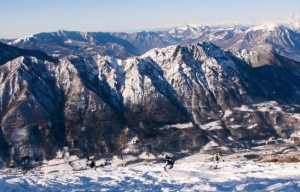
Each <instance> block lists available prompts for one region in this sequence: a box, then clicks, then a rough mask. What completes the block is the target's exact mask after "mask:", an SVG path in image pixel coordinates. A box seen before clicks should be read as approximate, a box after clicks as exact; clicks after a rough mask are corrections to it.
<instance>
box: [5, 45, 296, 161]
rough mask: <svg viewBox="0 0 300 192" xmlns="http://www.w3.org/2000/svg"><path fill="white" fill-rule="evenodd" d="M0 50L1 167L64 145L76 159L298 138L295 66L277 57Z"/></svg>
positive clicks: (199, 48)
mask: <svg viewBox="0 0 300 192" xmlns="http://www.w3.org/2000/svg"><path fill="white" fill-rule="evenodd" d="M1 45H2V44H1ZM2 47H3V48H2V49H1V56H2V57H1V63H0V82H1V83H0V95H1V97H0V98H1V100H0V114H1V129H0V138H1V140H0V148H1V151H0V152H1V153H0V155H1V165H2V166H10V165H20V164H21V163H22V159H24V158H26V159H28V158H29V159H35V160H36V161H42V160H43V159H51V158H53V157H54V156H55V155H56V153H57V151H59V150H60V149H62V148H63V147H64V146H67V147H68V148H69V149H70V153H71V154H76V155H78V156H86V155H90V154H92V155H96V156H98V157H111V156H112V155H113V154H117V155H119V156H123V157H125V156H126V157H128V156H136V155H139V154H142V153H144V152H146V153H151V154H153V155H154V156H156V155H157V154H158V153H161V152H163V151H169V152H176V153H178V155H179V156H185V155H189V154H191V153H194V152H196V151H199V150H200V149H204V146H207V147H206V148H205V150H204V152H208V153H209V152H212V151H214V150H218V149H219V148H220V147H222V150H224V151H225V152H226V153H233V152H234V151H236V150H237V149H238V148H251V147H253V146H257V145H260V144H261V143H265V142H266V141H272V140H276V141H278V140H285V141H284V142H286V141H288V140H291V139H295V138H296V139H297V137H299V127H298V125H299V121H300V119H299V111H300V107H299V104H300V100H299V93H300V87H299V86H300V85H299V83H298V82H299V80H300V76H299V68H297V67H295V68H293V70H291V68H290V67H286V66H287V64H288V63H290V60H289V59H286V58H285V59H283V58H282V59H278V60H276V61H277V62H279V63H280V65H272V63H270V65H264V66H262V67H256V68H253V67H251V66H250V65H249V64H247V63H246V62H245V61H243V60H241V59H240V58H238V57H236V56H235V55H234V54H232V53H230V52H228V51H224V50H222V49H221V48H219V47H217V46H216V45H214V44H212V43H210V42H203V43H196V44H190V45H187V46H180V45H174V46H169V47H166V48H162V49H152V50H151V51H149V52H147V53H145V54H143V55H141V56H137V57H131V58H128V59H125V60H122V59H116V58H113V57H109V56H101V55H92V56H86V57H82V56H80V55H79V56H78V55H68V56H66V57H63V58H60V59H59V60H56V59H53V58H52V57H50V56H48V55H46V54H44V53H40V52H38V53H39V54H36V51H29V50H24V49H20V48H15V47H11V46H8V45H3V46H2ZM3 55H4V56H5V55H6V57H5V58H6V59H2V58H4V57H3ZM293 62H294V65H295V66H299V63H298V62H296V61H293ZM289 142H290V141H289ZM295 142H297V140H295ZM132 143H136V145H131V144H132Z"/></svg>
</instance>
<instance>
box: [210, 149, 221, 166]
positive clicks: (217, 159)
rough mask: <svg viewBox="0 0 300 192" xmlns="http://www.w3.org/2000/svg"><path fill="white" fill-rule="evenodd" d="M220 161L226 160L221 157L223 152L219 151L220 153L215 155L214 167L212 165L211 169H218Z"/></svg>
mask: <svg viewBox="0 0 300 192" xmlns="http://www.w3.org/2000/svg"><path fill="white" fill-rule="evenodd" d="M220 160H222V161H223V162H224V159H223V158H222V157H221V151H219V152H218V153H216V154H215V155H214V162H213V165H211V166H210V167H209V168H211V167H214V169H217V168H218V164H219V161H220Z"/></svg>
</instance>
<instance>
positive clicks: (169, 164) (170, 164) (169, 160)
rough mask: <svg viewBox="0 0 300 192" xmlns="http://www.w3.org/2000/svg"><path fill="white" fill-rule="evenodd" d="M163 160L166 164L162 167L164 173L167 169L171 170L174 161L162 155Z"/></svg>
mask: <svg viewBox="0 0 300 192" xmlns="http://www.w3.org/2000/svg"><path fill="white" fill-rule="evenodd" d="M164 160H165V161H166V164H165V166H164V170H165V171H166V170H167V168H168V169H172V168H173V166H174V163H175V162H174V160H173V159H172V158H171V157H169V156H167V155H166V154H165V155H164Z"/></svg>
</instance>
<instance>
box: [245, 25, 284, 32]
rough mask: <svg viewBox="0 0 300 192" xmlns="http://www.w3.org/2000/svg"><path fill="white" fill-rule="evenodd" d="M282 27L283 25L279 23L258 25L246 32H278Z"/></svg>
mask: <svg viewBox="0 0 300 192" xmlns="http://www.w3.org/2000/svg"><path fill="white" fill-rule="evenodd" d="M280 26H281V24H279V23H264V24H262V25H257V26H254V27H251V28H249V29H247V30H246V32H250V31H269V32H272V31H276V30H277V29H278V28H279V27H280Z"/></svg>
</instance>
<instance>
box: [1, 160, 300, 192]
mask: <svg viewBox="0 0 300 192" xmlns="http://www.w3.org/2000/svg"><path fill="white" fill-rule="evenodd" d="M210 158H211V156H209V155H206V156H205V157H204V156H203V155H202V156H197V155H194V156H191V157H187V158H184V159H180V160H177V161H176V162H175V166H174V168H173V169H171V170H168V171H167V172H166V171H164V170H163V165H164V164H163V162H162V163H139V164H131V165H129V166H126V167H115V166H113V165H112V166H105V167H102V168H101V167H97V168H96V169H88V170H81V171H73V170H68V168H65V169H62V167H60V168H59V169H60V170H64V171H58V172H52V173H51V172H50V173H45V172H38V171H31V172H27V173H26V174H13V173H11V174H1V175H0V191H165V192H167V191H184V192H188V191H300V172H299V170H300V163H285V164H283V163H258V162H254V161H233V160H232V159H229V158H226V157H224V158H223V159H224V160H225V162H220V163H219V168H218V169H213V168H210V166H211V165H212V162H210V161H209V160H208V159H210ZM65 166H66V167H68V166H69V165H68V164H67V163H65Z"/></svg>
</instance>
